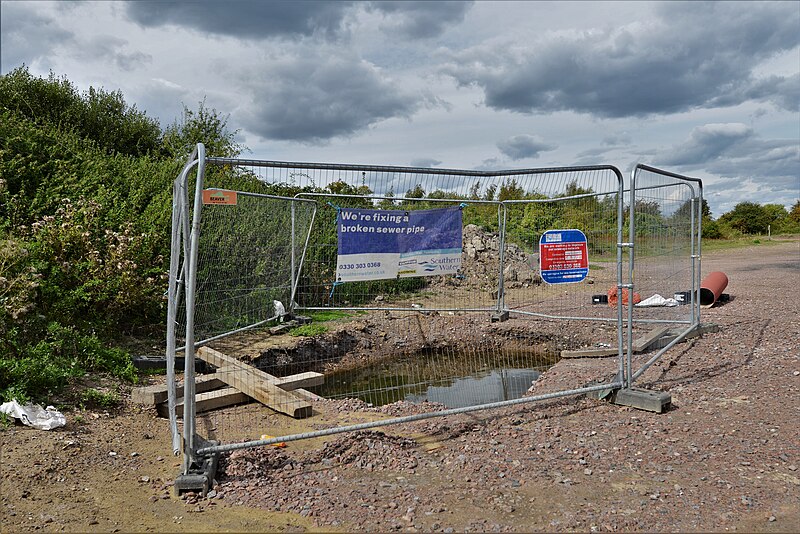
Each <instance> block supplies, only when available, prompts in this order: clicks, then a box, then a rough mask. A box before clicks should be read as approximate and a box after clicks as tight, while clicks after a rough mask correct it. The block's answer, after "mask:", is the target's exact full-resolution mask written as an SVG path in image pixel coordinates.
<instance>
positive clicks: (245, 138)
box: [0, 0, 800, 217]
mask: <svg viewBox="0 0 800 534" xmlns="http://www.w3.org/2000/svg"><path fill="white" fill-rule="evenodd" d="M0 19H1V22H2V27H1V28H0V30H1V32H2V33H1V34H0V36H1V39H2V40H1V42H0V46H1V49H0V62H1V63H0V72H2V73H7V72H9V71H10V70H13V69H14V68H16V67H18V66H20V65H22V64H25V65H27V66H28V67H29V69H30V71H31V72H32V73H34V74H36V75H42V76H46V75H47V74H48V73H49V72H50V71H53V72H54V73H55V74H57V75H59V76H61V75H64V76H66V77H67V78H68V79H69V80H70V81H72V82H73V83H74V84H75V85H76V86H77V87H78V88H79V89H82V90H83V89H88V87H89V86H94V87H103V88H105V89H106V90H109V91H113V90H117V89H120V90H121V91H122V93H123V94H124V95H125V99H126V101H127V102H128V103H130V104H135V105H136V106H137V108H138V109H140V110H144V111H146V112H147V114H148V115H149V116H151V117H156V118H158V119H159V121H160V122H161V123H162V125H167V124H169V123H171V122H173V121H174V120H175V119H176V118H178V117H179V115H180V113H181V110H182V109H183V105H184V104H185V105H187V106H188V107H189V108H191V109H197V105H198V102H200V101H201V100H203V99H204V98H205V99H206V104H207V105H208V106H210V107H213V108H215V109H217V110H218V111H220V112H222V113H223V114H225V115H228V116H229V122H228V124H229V126H230V127H231V128H232V129H238V130H239V134H238V136H239V141H240V142H242V143H243V144H245V145H246V146H248V147H249V148H250V150H251V152H250V153H248V154H246V156H247V157H252V158H258V159H272V160H290V161H323V162H337V163H365V164H381V165H414V166H424V167H431V166H434V167H446V168H462V169H507V168H522V167H553V166H570V165H588V164H612V165H616V166H617V167H619V168H620V170H622V171H623V172H624V173H628V172H629V170H630V169H631V168H632V166H633V165H635V164H636V163H639V162H641V163H647V164H649V165H653V166H656V167H662V168H666V169H669V170H672V171H674V172H678V173H682V174H687V175H689V176H693V177H698V178H702V179H703V181H704V185H705V195H706V198H707V199H708V202H709V204H710V206H711V210H712V213H713V215H714V216H715V217H718V216H719V215H721V214H722V213H725V212H726V211H730V210H731V209H732V208H733V206H734V205H735V204H736V203H737V202H741V201H744V200H749V201H754V202H759V203H778V204H782V205H785V206H787V207H789V206H791V205H792V204H794V203H795V202H796V201H797V200H798V199H800V110H799V109H798V107H799V106H800V2H796V1H792V2H775V3H770V2H761V1H759V2H730V3H728V2H714V3H701V2H686V3H684V2H666V3H657V2H654V3H649V2H619V3H617V2H575V3H571V2H555V3H549V2H507V3H506V2H498V1H492V2H474V3H473V2H424V1H423V2H388V1H385V2H344V1H337V2H329V1H323V0H313V1H311V0H309V1H269V2H268V1H221V0H220V1H216V2H150V1H136V2H68V1H62V2H52V3H51V2H41V1H36V2H23V1H11V2H9V1H2V2H1V3H0Z"/></svg>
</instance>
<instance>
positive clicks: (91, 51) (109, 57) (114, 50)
mask: <svg viewBox="0 0 800 534" xmlns="http://www.w3.org/2000/svg"><path fill="white" fill-rule="evenodd" d="M127 47H128V41H126V40H124V39H120V38H118V37H113V36H110V35H102V36H97V37H94V38H93V39H91V40H90V41H88V42H86V43H84V44H83V46H80V47H78V48H76V49H75V52H74V54H75V56H76V57H78V58H79V59H82V60H100V61H104V62H108V63H113V64H114V65H116V66H117V68H119V69H120V70H124V71H132V70H135V69H136V68H138V67H141V66H143V65H146V64H148V63H151V62H152V61H153V56H151V55H150V54H145V53H144V52H138V51H132V52H131V51H126V48H127Z"/></svg>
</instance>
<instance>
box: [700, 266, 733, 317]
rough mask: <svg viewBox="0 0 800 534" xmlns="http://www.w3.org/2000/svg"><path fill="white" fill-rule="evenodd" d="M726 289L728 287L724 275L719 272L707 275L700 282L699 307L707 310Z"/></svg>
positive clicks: (726, 277)
mask: <svg viewBox="0 0 800 534" xmlns="http://www.w3.org/2000/svg"><path fill="white" fill-rule="evenodd" d="M726 287H728V276H727V275H726V274H725V273H723V272H720V271H714V272H713V273H709V274H708V276H706V277H705V278H704V279H703V281H702V282H700V306H705V307H707V308H710V307H711V306H713V305H714V303H715V302H717V299H718V298H719V296H720V295H722V292H723V291H724V290H725V288H726Z"/></svg>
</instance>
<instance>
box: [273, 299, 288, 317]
mask: <svg viewBox="0 0 800 534" xmlns="http://www.w3.org/2000/svg"><path fill="white" fill-rule="evenodd" d="M272 305H273V306H274V307H275V315H277V316H278V318H279V320H280V322H283V316H284V315H286V308H284V307H283V302H281V301H279V300H273V301H272Z"/></svg>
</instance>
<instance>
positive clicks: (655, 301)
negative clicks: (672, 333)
mask: <svg viewBox="0 0 800 534" xmlns="http://www.w3.org/2000/svg"><path fill="white" fill-rule="evenodd" d="M677 305H678V301H677V300H675V299H665V298H664V297H662V296H661V295H659V294H658V293H656V294H655V295H653V296H652V297H649V298H646V299H644V300H643V301H641V302H640V303H638V304H636V305H635V306H636V307H638V308H645V307H647V306H668V307H672V306H677Z"/></svg>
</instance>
